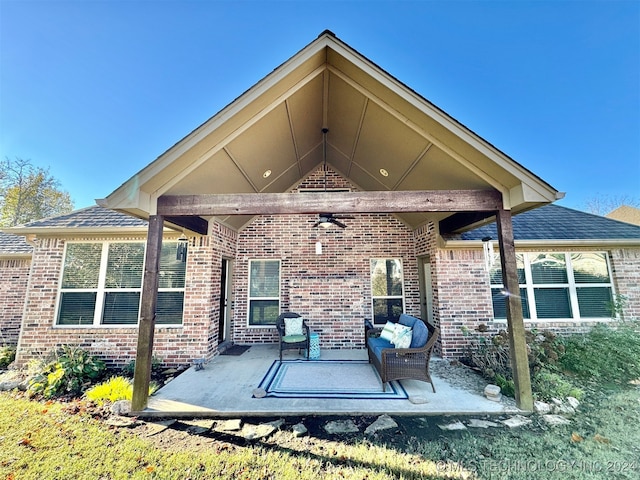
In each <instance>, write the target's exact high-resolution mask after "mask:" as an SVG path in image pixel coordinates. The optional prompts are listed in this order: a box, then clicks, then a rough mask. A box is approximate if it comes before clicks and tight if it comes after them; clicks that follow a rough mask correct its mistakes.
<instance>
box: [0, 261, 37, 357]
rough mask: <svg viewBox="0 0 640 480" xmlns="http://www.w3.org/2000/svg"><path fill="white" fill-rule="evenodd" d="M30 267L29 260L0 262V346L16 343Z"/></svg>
mask: <svg viewBox="0 0 640 480" xmlns="http://www.w3.org/2000/svg"><path fill="white" fill-rule="evenodd" d="M30 267H31V260H30V259H4V260H0V306H1V307H0V346H2V345H16V344H17V343H18V336H19V335H20V323H21V321H22V310H23V309H24V297H25V295H26V292H27V285H28V283H29V269H30Z"/></svg>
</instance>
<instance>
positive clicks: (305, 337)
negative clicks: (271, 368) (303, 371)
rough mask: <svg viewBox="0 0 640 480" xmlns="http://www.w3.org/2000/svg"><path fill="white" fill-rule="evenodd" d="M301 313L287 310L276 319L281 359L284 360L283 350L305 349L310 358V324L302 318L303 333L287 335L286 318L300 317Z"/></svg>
mask: <svg viewBox="0 0 640 480" xmlns="http://www.w3.org/2000/svg"><path fill="white" fill-rule="evenodd" d="M298 317H300V315H298V314H297V313H293V312H286V313H283V314H281V315H280V316H279V317H278V319H277V320H276V329H277V330H278V339H279V348H280V361H282V351H283V350H296V349H297V350H298V351H300V349H305V350H306V355H307V360H308V359H309V337H310V335H309V326H308V325H307V323H306V322H305V321H304V320H302V335H289V336H287V335H285V333H286V327H285V321H284V319H285V318H298Z"/></svg>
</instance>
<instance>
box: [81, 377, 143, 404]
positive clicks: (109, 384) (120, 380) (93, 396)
mask: <svg viewBox="0 0 640 480" xmlns="http://www.w3.org/2000/svg"><path fill="white" fill-rule="evenodd" d="M132 394H133V386H132V385H131V381H130V380H129V379H128V378H125V377H111V378H110V379H109V380H107V381H106V382H102V383H99V384H97V385H94V386H93V387H91V388H90V389H89V390H87V391H86V393H85V396H86V397H87V398H88V399H89V400H93V401H94V402H96V403H97V404H98V405H104V403H105V402H111V403H113V402H117V401H118V400H131V396H132Z"/></svg>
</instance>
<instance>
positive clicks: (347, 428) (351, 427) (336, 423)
mask: <svg viewBox="0 0 640 480" xmlns="http://www.w3.org/2000/svg"><path fill="white" fill-rule="evenodd" d="M324 429H325V431H326V432H327V433H330V434H336V433H355V432H359V431H360V429H359V428H358V427H357V426H356V424H355V423H354V422H353V420H333V421H331V422H329V423H327V424H326V425H325V426H324Z"/></svg>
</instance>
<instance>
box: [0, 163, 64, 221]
mask: <svg viewBox="0 0 640 480" xmlns="http://www.w3.org/2000/svg"><path fill="white" fill-rule="evenodd" d="M72 210H73V201H72V200H71V196H70V195H69V193H68V192H66V191H64V190H62V189H61V187H60V182H59V181H58V180H57V179H56V178H54V177H53V176H52V175H51V174H50V173H49V169H48V168H47V169H44V168H42V167H36V166H34V165H32V164H31V161H30V160H24V159H21V158H16V159H15V160H11V159H9V158H5V159H4V160H0V227H13V226H16V225H23V224H25V223H27V222H31V221H33V220H38V219H40V218H46V217H50V216H53V215H59V214H63V213H68V212H70V211H72Z"/></svg>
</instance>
